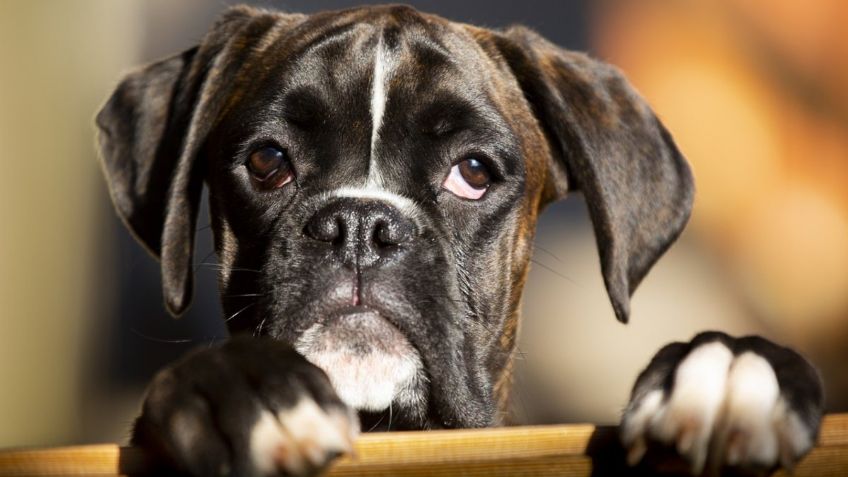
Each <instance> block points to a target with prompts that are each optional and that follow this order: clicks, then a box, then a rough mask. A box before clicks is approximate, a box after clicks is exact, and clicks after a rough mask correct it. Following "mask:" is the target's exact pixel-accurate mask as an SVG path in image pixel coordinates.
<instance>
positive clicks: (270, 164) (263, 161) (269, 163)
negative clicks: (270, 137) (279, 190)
mask: <svg viewBox="0 0 848 477" xmlns="http://www.w3.org/2000/svg"><path fill="white" fill-rule="evenodd" d="M247 168H248V170H249V171H250V174H251V175H252V176H253V179H254V180H256V181H257V182H259V183H260V184H261V185H262V186H263V187H267V188H276V187H282V186H284V185H286V184H287V183H289V182H290V181H291V180H292V178H293V177H294V174H293V170H292V167H291V162H289V160H288V158H287V157H286V153H285V152H283V151H282V150H280V149H278V148H276V147H272V146H266V147H263V148H260V149H257V150H256V151H253V153H251V154H250V158H249V159H248V161H247Z"/></svg>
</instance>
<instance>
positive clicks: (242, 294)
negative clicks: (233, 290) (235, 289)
mask: <svg viewBox="0 0 848 477" xmlns="http://www.w3.org/2000/svg"><path fill="white" fill-rule="evenodd" d="M267 295H268V294H267V293H241V294H235V295H221V297H222V298H241V297H251V296H254V297H255V296H267Z"/></svg>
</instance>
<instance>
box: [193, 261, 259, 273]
mask: <svg viewBox="0 0 848 477" xmlns="http://www.w3.org/2000/svg"><path fill="white" fill-rule="evenodd" d="M197 266H198V267H207V268H212V269H216V270H224V266H223V265H221V264H220V263H213V262H201V263H198V264H197ZM228 270H229V271H231V272H252V273H262V271H261V270H254V269H252V268H242V267H230V268H229V269H228Z"/></svg>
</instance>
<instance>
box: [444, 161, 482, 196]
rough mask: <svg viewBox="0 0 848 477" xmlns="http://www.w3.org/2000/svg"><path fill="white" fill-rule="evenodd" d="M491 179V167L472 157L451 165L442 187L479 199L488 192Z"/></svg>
mask: <svg viewBox="0 0 848 477" xmlns="http://www.w3.org/2000/svg"><path fill="white" fill-rule="evenodd" d="M491 181H492V176H491V174H490V173H489V168H488V167H486V165H485V164H483V163H482V162H481V161H479V160H477V159H474V158H473V157H472V158H468V159H465V160H464V161H462V162H460V163H459V164H456V165H455V166H453V167H451V170H450V174H448V177H447V179H445V183H444V184H443V185H442V187H444V188H445V189H447V190H449V191H451V192H453V193H454V194H456V195H457V196H459V197H462V198H465V199H472V200H477V199H479V198H480V197H483V194H485V193H486V189H488V188H489V184H490V183H491Z"/></svg>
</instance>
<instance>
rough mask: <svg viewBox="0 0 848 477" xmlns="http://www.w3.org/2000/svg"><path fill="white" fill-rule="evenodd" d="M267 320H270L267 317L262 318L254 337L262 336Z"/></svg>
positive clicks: (254, 331)
mask: <svg viewBox="0 0 848 477" xmlns="http://www.w3.org/2000/svg"><path fill="white" fill-rule="evenodd" d="M267 319H268V317H267V316H266V317H265V318H262V321H261V322H259V326H257V327H256V329H255V330H253V336H261V335H262V327H263V326H265V320H267Z"/></svg>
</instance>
